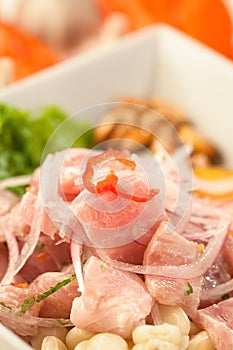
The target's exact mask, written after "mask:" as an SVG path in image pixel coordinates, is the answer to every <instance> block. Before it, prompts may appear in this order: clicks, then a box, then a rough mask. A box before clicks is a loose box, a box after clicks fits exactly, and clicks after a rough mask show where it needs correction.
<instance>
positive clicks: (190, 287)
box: [184, 282, 193, 296]
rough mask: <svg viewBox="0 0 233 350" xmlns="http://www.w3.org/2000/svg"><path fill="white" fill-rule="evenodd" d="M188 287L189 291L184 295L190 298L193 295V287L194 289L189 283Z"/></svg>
mask: <svg viewBox="0 0 233 350" xmlns="http://www.w3.org/2000/svg"><path fill="white" fill-rule="evenodd" d="M187 286H188V288H189V289H188V290H186V292H185V293H184V294H185V295H186V296H188V295H190V294H192V293H193V287H192V285H191V284H190V283H189V282H188V283H187Z"/></svg>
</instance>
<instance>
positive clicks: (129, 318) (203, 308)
mask: <svg viewBox="0 0 233 350" xmlns="http://www.w3.org/2000/svg"><path fill="white" fill-rule="evenodd" d="M151 157H152V158H153V160H154V161H155V162H156V164H159V167H160V168H161V169H162V170H163V179H164V181H163V182H162V181H159V180H158V178H159V176H158V178H157V177H156V175H155V176H154V178H153V181H152V182H151V181H148V179H147V176H146V175H145V171H144V169H143V167H142V166H141V164H142V163H141V162H140V159H139V158H137V156H135V155H134V154H130V152H129V151H126V150H123V151H118V150H114V149H108V150H106V151H94V150H89V149H85V148H72V149H69V150H64V151H61V152H57V153H54V154H50V155H48V156H47V158H46V159H45V161H44V163H43V165H42V167H41V168H40V169H36V170H35V172H34V173H33V175H32V176H30V177H25V178H21V177H20V178H18V179H8V180H6V181H2V182H1V183H0V239H1V244H0V254H1V255H0V256H1V265H0V278H1V284H0V321H1V322H2V323H3V324H4V325H5V326H6V327H8V328H9V329H11V330H13V331H14V332H15V333H17V334H18V335H19V336H20V337H22V338H23V339H24V340H25V341H26V342H28V343H30V344H31V346H32V347H33V348H35V349H42V350H46V349H47V350H48V349H75V350H82V349H83V350H84V349H86V350H95V349H109V350H110V349H111V350H114V349H117V350H121V349H122V350H123V349H125V350H127V349H133V350H143V349H145V350H146V349H147V350H150V349H159V350H162V349H166V350H185V349H188V350H193V349H217V350H229V349H232V344H233V279H232V275H233V237H232V235H231V232H232V229H233V223H232V217H233V216H232V213H233V201H232V196H231V194H232V192H233V186H232V185H233V178H232V177H227V178H224V179H221V180H207V179H203V178H201V177H198V176H195V175H193V182H192V187H191V188H190V187H189V186H185V183H181V180H180V179H179V176H178V174H177V172H176V170H175V168H174V166H173V165H172V164H171V162H170V161H168V160H167V158H166V157H167V154H166V152H165V150H163V149H162V148H161V149H158V152H157V153H155V154H153V155H151ZM150 163H151V161H150ZM59 166H60V169H61V171H60V172H58V171H57V169H58V168H59ZM150 166H151V164H149V169H151V168H150ZM146 167H147V166H146ZM58 173H59V176H58ZM183 180H185V179H183ZM24 182H25V183H26V182H28V188H27V190H26V193H25V194H24V195H23V196H22V197H17V196H16V195H15V194H13V193H12V192H10V191H8V190H7V189H6V188H7V187H11V186H16V185H20V184H22V183H24ZM191 192H192V194H191ZM203 193H204V194H206V195H203ZM179 194H181V195H182V194H184V196H183V197H182V198H183V201H186V205H185V208H183V209H184V210H183V209H182V210H183V213H180V211H182V210H180V207H178V209H176V207H177V198H178V197H179ZM162 199H164V201H162ZM161 203H162V204H161ZM182 203H183V202H182ZM179 215H180V220H177V217H178V216H179ZM173 219H174V220H175V224H174V223H173V224H172V220H173Z"/></svg>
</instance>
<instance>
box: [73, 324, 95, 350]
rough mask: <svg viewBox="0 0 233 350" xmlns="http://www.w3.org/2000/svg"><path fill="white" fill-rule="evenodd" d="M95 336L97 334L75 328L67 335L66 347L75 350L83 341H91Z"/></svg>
mask: <svg viewBox="0 0 233 350" xmlns="http://www.w3.org/2000/svg"><path fill="white" fill-rule="evenodd" d="M93 335H95V333H93V332H88V331H85V330H83V329H79V328H77V327H74V328H72V329H71V330H70V331H69V332H68V333H67V335H66V345H67V347H68V349H69V350H74V348H75V346H76V345H77V344H79V343H81V341H83V340H88V339H90V338H91V337H93Z"/></svg>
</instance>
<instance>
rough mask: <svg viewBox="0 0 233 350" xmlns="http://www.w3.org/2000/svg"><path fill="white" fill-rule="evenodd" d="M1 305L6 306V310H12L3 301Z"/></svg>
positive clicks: (0, 302)
mask: <svg viewBox="0 0 233 350" xmlns="http://www.w3.org/2000/svg"><path fill="white" fill-rule="evenodd" d="M0 305H2V306H4V307H5V308H6V309H9V310H11V307H10V306H6V304H5V303H4V302H3V301H0Z"/></svg>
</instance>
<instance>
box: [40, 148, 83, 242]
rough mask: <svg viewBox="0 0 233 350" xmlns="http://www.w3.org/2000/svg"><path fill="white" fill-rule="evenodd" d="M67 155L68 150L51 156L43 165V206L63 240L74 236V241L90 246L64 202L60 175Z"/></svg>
mask: <svg viewBox="0 0 233 350" xmlns="http://www.w3.org/2000/svg"><path fill="white" fill-rule="evenodd" d="M66 154H67V150H64V151H62V152H57V153H55V154H54V155H52V154H50V155H48V156H47V158H46V159H45V161H44V163H43V165H42V169H41V178H40V190H41V197H42V204H43V206H44V208H45V210H46V212H47V214H48V216H49V218H50V219H51V221H52V222H53V224H54V225H55V226H56V228H57V229H58V230H59V235H60V236H61V237H62V238H64V236H66V237H71V235H73V240H76V241H77V242H78V243H80V244H82V243H85V244H88V238H87V236H86V233H85V231H84V229H83V226H82V224H81V222H80V221H79V220H78V218H77V217H76V216H75V215H74V213H73V211H72V209H71V208H70V206H69V204H68V203H66V202H65V201H64V200H63V193H62V190H61V186H60V175H61V169H62V165H63V162H64V159H65V157H66ZM74 233H75V236H74Z"/></svg>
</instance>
